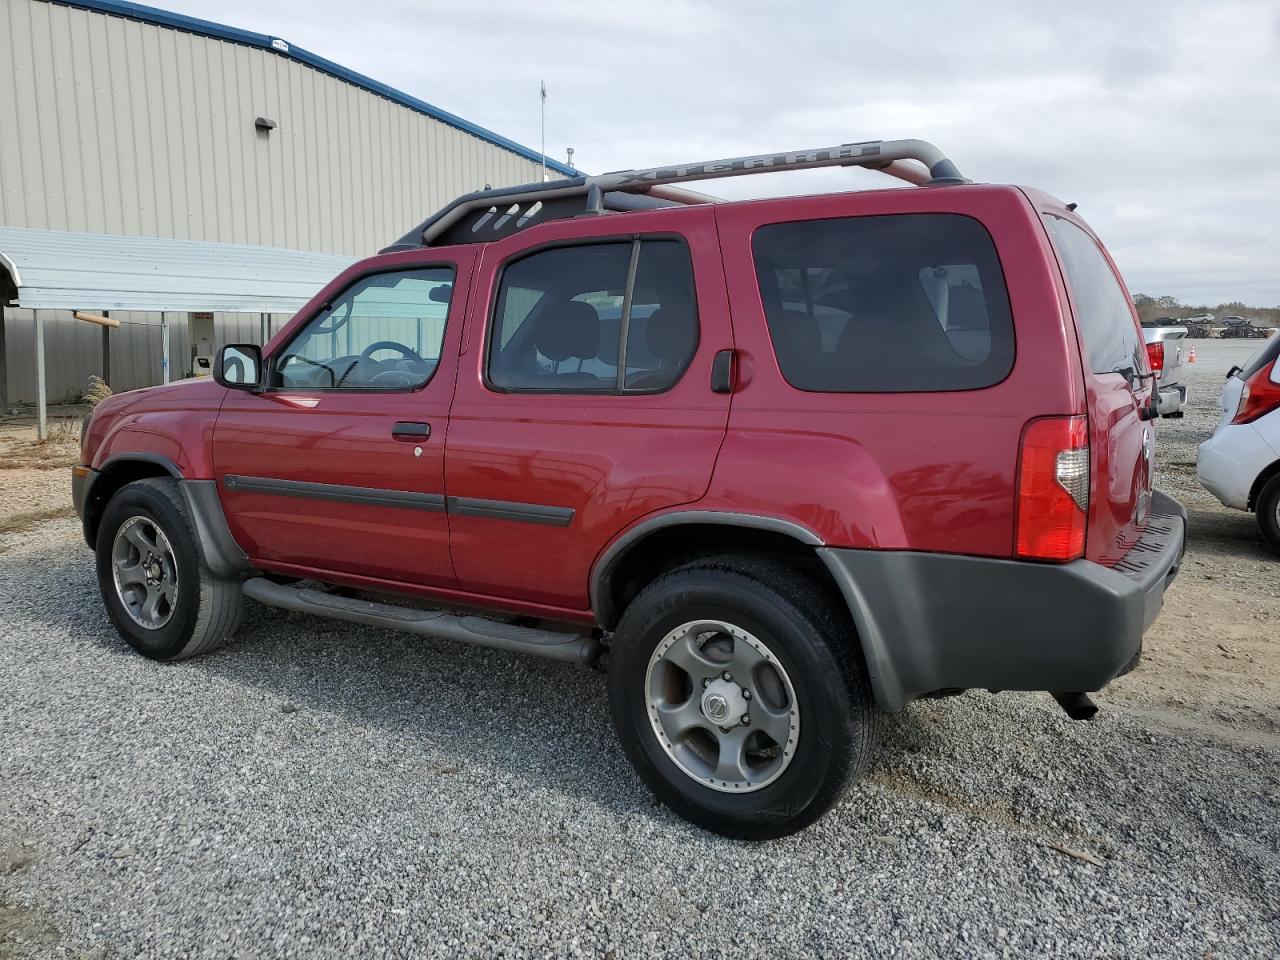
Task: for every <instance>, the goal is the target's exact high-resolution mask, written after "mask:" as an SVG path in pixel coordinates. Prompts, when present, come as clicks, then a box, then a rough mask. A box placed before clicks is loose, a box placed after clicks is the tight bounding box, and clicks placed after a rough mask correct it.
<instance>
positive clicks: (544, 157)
mask: <svg viewBox="0 0 1280 960" xmlns="http://www.w3.org/2000/svg"><path fill="white" fill-rule="evenodd" d="M540 83H541V88H542V182H543V183H546V182H547V81H545V80H542V81H540Z"/></svg>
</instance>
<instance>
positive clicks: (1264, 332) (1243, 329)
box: [1218, 317, 1271, 340]
mask: <svg viewBox="0 0 1280 960" xmlns="http://www.w3.org/2000/svg"><path fill="white" fill-rule="evenodd" d="M1222 322H1223V323H1225V324H1226V326H1225V327H1223V328H1222V329H1221V330H1220V331H1219V332H1218V336H1219V337H1222V338H1223V339H1230V338H1233V337H1242V338H1247V339H1251V340H1260V339H1263V338H1265V337H1269V336H1271V329H1270V328H1268V327H1259V326H1257V325H1255V324H1254V323H1253V322H1252V321H1250V320H1246V319H1245V318H1244V317H1223V319H1222Z"/></svg>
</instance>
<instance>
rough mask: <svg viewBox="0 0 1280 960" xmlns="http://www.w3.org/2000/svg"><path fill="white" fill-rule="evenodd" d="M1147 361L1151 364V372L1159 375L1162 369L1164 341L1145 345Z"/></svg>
mask: <svg viewBox="0 0 1280 960" xmlns="http://www.w3.org/2000/svg"><path fill="white" fill-rule="evenodd" d="M1147 360H1149V361H1150V363H1151V372H1152V373H1159V372H1160V371H1161V370H1163V369H1164V341H1163V340H1157V341H1156V342H1155V343H1148V344H1147Z"/></svg>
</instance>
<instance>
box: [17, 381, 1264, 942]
mask: <svg viewBox="0 0 1280 960" xmlns="http://www.w3.org/2000/svg"><path fill="white" fill-rule="evenodd" d="M1209 373H1210V371H1206V372H1205V373H1204V374H1202V375H1199V378H1200V379H1205V378H1209ZM1205 402H1206V403H1207V399H1205ZM1190 419H1191V418H1188V420H1190ZM1184 423H1186V422H1184ZM1197 429H1198V428H1197ZM1166 432H1167V433H1173V432H1174V431H1166ZM1162 442H1163V438H1162ZM1181 492H1182V491H1179V493H1181ZM0 595H2V597H3V603H2V605H0V744H2V747H3V749H0V957H7V956H10V955H14V956H27V955H28V954H30V955H33V956H55V957H56V956H89V957H115V956H145V957H152V956H154V957H173V956H182V957H231V956H277V955H278V956H334V957H338V956H352V955H357V954H358V955H369V956H381V955H385V956H452V955H458V954H471V955H477V956H496V955H501V956H557V957H558V956H588V957H597V958H601V957H606V956H609V955H610V954H612V955H613V956H614V957H616V958H624V957H637V956H646V957H647V956H672V957H686V956H742V955H748V954H759V955H767V956H795V955H820V956H850V955H852V956H871V957H930V956H939V955H951V956H964V957H1004V956H1036V957H1040V956H1050V955H1052V956H1056V957H1088V958H1096V957H1112V956H1126V957H1127V956H1148V957H1195V958H1201V957H1210V956H1212V957H1260V958H1275V957H1276V956H1278V955H1280V800H1278V799H1277V798H1278V795H1280V742H1277V741H1276V739H1275V738H1271V737H1261V738H1259V739H1257V740H1256V741H1254V742H1250V741H1248V740H1247V739H1244V738H1233V739H1223V738H1218V737H1214V736H1211V735H1208V734H1206V735H1203V736H1201V735H1191V734H1187V733H1181V732H1177V731H1174V730H1171V729H1168V728H1165V727H1162V726H1157V725H1149V724H1148V723H1147V722H1145V721H1143V720H1141V719H1139V718H1138V717H1137V716H1136V715H1134V714H1130V713H1128V712H1126V711H1124V710H1122V709H1116V708H1114V707H1113V708H1112V709H1108V708H1107V704H1106V698H1105V696H1104V697H1102V698H1100V700H1101V701H1102V702H1103V706H1104V709H1103V712H1102V714H1101V715H1100V716H1099V718H1098V719H1097V720H1096V721H1095V722H1094V723H1092V724H1073V723H1071V722H1070V721H1068V720H1067V719H1066V718H1065V717H1064V716H1063V715H1062V714H1061V712H1060V711H1059V710H1058V709H1057V707H1056V706H1054V705H1053V704H1052V702H1051V701H1050V700H1049V699H1048V698H1047V697H1044V696H1031V695H1002V696H992V695H988V694H980V693H971V694H968V695H966V696H964V697H960V698H956V699H952V700H946V701H936V702H928V703H919V704H915V705H913V706H912V707H911V708H910V709H908V710H907V711H906V712H905V713H904V714H902V715H901V716H898V717H895V718H892V719H891V720H890V721H889V722H887V724H886V729H885V737H884V744H883V747H882V751H881V754H880V760H879V763H878V764H877V766H876V768H875V769H874V771H873V772H872V774H871V776H870V777H869V778H868V779H867V780H866V781H865V782H863V783H862V784H860V785H858V786H857V787H855V788H854V789H853V790H852V791H851V793H850V794H849V796H848V798H847V799H846V800H845V801H844V803H843V804H842V805H841V806H840V807H839V808H838V809H836V810H835V811H834V812H833V813H832V814H830V815H828V816H827V817H826V818H825V819H823V820H822V821H821V822H819V823H818V824H817V825H816V826H814V827H813V828H811V829H809V830H808V831H806V832H805V833H803V834H801V835H799V836H796V837H792V838H789V839H786V840H782V841H777V842H772V843H768V844H758V845H751V844H743V843H737V842H733V841H728V840H724V839H721V838H718V837H713V836H710V835H708V834H705V833H702V832H700V831H698V830H696V829H694V828H692V827H689V826H687V825H686V824H684V823H683V822H682V821H680V820H678V819H676V818H675V817H674V816H672V815H671V814H670V813H669V812H667V811H666V810H665V809H663V808H661V807H659V806H657V805H656V804H655V803H654V801H653V799H652V797H651V796H650V795H648V794H647V792H646V791H645V790H644V788H643V787H642V786H641V785H640V783H639V781H638V780H637V779H636V777H635V776H634V775H633V774H632V773H631V770H630V768H629V767H628V766H627V764H626V762H625V760H624V758H623V757H622V755H621V751H620V750H619V747H618V744H617V743H616V741H615V739H614V736H613V733H612V731H611V729H610V727H609V724H608V712H607V705H606V702H605V696H604V689H603V684H602V682H601V679H600V678H599V677H598V676H597V675H595V674H593V673H591V672H589V671H586V670H582V669H577V668H571V667H566V666H563V665H558V664H552V663H544V662H539V661H536V660H530V659H522V658H518V657H515V656H511V655H506V654H502V653H498V652H493V651H483V650H476V649H469V648H463V647H458V646H454V645H450V644H446V643H435V642H431V641H424V640H417V639H410V638H405V637H401V636H398V635H395V634H391V633H386V632H382V631H376V630H371V629H363V628H355V627H351V626H348V625H340V624H334V623H328V622H325V621H321V620H316V619H310V618H303V617H299V616H295V615H288V614H283V613H280V612H278V611H269V610H265V609H252V610H251V613H250V615H249V616H248V618H247V622H246V624H245V626H244V628H243V630H242V636H241V639H240V640H239V641H238V642H237V643H235V644H234V645H232V646H230V647H228V648H227V649H225V650H222V651H220V652H218V653H216V654H214V655H212V656H208V657H205V658H203V659H199V660H196V661H192V662H189V663H186V664H181V665H174V666H161V665H156V664H153V663H150V662H149V661H146V660H144V659H142V658H140V657H137V656H135V655H133V654H131V653H130V652H129V651H128V649H127V648H126V647H125V646H124V644H123V643H122V641H120V640H119V639H118V637H117V636H116V635H115V633H114V632H113V631H112V629H111V628H110V626H109V624H108V623H107V622H106V619H105V617H104V615H103V614H102V612H101V609H100V606H99V602H98V599H97V595H96V591H95V587H94V584H93V577H92V570H91V562H90V556H89V554H88V552H87V551H86V550H84V549H83V547H82V545H81V544H80V542H79V540H78V532H77V530H76V526H75V522H74V521H68V520H56V521H52V522H47V523H43V524H40V525H39V526H38V527H36V528H34V529H32V530H29V531H27V532H25V533H19V534H11V535H7V536H6V537H5V538H4V539H3V541H0ZM1055 845H1057V846H1058V847H1061V848H1065V849H1066V850H1070V851H1073V852H1075V853H1076V854H1079V855H1081V856H1083V857H1086V858H1093V859H1095V860H1096V861H1098V862H1100V865H1095V864H1094V863H1092V862H1089V860H1088V859H1080V858H1078V857H1076V856H1071V855H1068V854H1066V853H1063V852H1060V851H1059V850H1058V849H1055Z"/></svg>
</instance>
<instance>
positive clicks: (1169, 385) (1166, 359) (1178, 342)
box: [1142, 321, 1187, 417]
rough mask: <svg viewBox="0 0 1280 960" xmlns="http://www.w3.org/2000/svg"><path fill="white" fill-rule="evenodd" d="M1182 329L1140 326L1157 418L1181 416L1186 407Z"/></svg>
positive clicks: (1150, 324)
mask: <svg viewBox="0 0 1280 960" xmlns="http://www.w3.org/2000/svg"><path fill="white" fill-rule="evenodd" d="M1186 337H1187V328H1186V327H1176V326H1163V325H1161V324H1160V323H1159V321H1154V322H1149V323H1144V324H1143V325H1142V339H1143V340H1144V341H1145V342H1146V345H1147V359H1148V360H1149V361H1150V363H1151V372H1152V373H1154V374H1155V375H1156V391H1157V395H1158V397H1159V406H1158V409H1159V411H1160V416H1162V417H1181V416H1182V408H1183V407H1185V406H1186V404H1187V388H1186V385H1185V384H1183V383H1182V358H1183V353H1184V352H1185V351H1186V344H1185V343H1184V342H1183V341H1185V340H1186Z"/></svg>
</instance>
